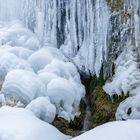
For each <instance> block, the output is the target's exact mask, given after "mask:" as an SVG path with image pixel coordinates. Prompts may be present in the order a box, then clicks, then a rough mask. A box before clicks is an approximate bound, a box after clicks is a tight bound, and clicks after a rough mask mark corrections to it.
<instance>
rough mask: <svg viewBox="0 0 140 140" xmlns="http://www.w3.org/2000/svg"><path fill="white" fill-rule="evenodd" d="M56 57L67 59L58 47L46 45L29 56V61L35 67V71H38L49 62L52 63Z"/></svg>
mask: <svg viewBox="0 0 140 140" xmlns="http://www.w3.org/2000/svg"><path fill="white" fill-rule="evenodd" d="M54 58H57V59H60V60H65V59H66V58H65V57H64V56H63V54H62V53H61V52H60V51H59V50H58V49H57V48H51V47H48V48H46V47H44V48H41V49H40V50H38V51H36V52H35V53H33V54H32V55H31V56H30V57H29V59H28V61H29V63H30V64H31V66H32V67H33V69H34V71H35V72H37V71H39V70H41V69H43V68H44V67H45V66H46V65H47V64H49V63H51V61H52V60H53V59H54Z"/></svg>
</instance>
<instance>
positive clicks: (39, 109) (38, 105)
mask: <svg viewBox="0 0 140 140" xmlns="http://www.w3.org/2000/svg"><path fill="white" fill-rule="evenodd" d="M26 109H28V110H30V111H32V112H33V113H34V114H35V115H36V117H38V118H39V119H41V120H43V121H46V122H48V123H52V122H53V121H54V119H55V115H56V107H55V106H54V105H53V104H51V102H50V99H49V98H48V97H38V98H36V99H35V100H32V101H31V102H30V103H29V104H28V105H27V106H26Z"/></svg>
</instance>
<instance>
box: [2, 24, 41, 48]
mask: <svg viewBox="0 0 140 140" xmlns="http://www.w3.org/2000/svg"><path fill="white" fill-rule="evenodd" d="M0 45H10V46H21V47H25V48H28V49H31V50H37V49H39V47H40V46H39V40H38V39H37V37H36V36H35V34H33V33H32V32H31V31H30V30H28V29H26V28H24V27H23V26H22V25H21V24H19V22H15V23H12V24H9V25H8V24H7V26H4V27H3V26H0Z"/></svg>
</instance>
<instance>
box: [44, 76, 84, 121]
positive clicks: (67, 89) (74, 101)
mask: <svg viewBox="0 0 140 140" xmlns="http://www.w3.org/2000/svg"><path fill="white" fill-rule="evenodd" d="M79 87H80V86H79ZM79 87H78V86H76V87H75V86H74V85H73V83H71V81H69V80H67V79H64V78H57V79H53V80H51V82H50V83H49V84H48V86H47V96H49V97H50V100H51V102H52V103H53V104H55V105H56V108H57V114H58V116H59V117H62V118H64V119H66V120H68V121H70V120H73V119H74V117H75V116H78V115H79V104H80V100H81V98H82V97H83V96H84V93H83V94H82V92H81V91H80V94H79V92H76V91H77V89H78V88H79ZM75 88H77V89H75ZM78 96H79V97H78ZM77 97H78V98H77Z"/></svg>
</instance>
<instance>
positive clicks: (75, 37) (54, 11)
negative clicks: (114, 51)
mask: <svg viewBox="0 0 140 140" xmlns="http://www.w3.org/2000/svg"><path fill="white" fill-rule="evenodd" d="M0 3H2V4H0V13H1V14H0V20H1V21H9V20H11V19H18V20H20V21H21V22H22V23H23V24H24V25H25V26H27V27H28V28H30V29H31V30H32V31H34V32H35V33H36V35H37V36H38V37H39V39H40V42H41V43H42V44H43V45H44V46H46V45H48V44H54V45H53V46H55V47H58V48H60V47H61V50H62V52H63V53H64V54H65V55H66V56H67V57H69V58H70V59H73V61H74V62H75V63H76V64H77V66H78V67H79V68H80V70H82V71H83V72H84V73H87V74H91V73H92V74H97V76H99V72H100V68H101V66H102V63H103V61H104V60H105V59H106V58H107V46H106V44H107V43H106V41H107V34H108V32H109V31H108V26H109V19H110V11H109V8H108V6H107V3H106V1H105V0H95V1H92V0H83V1H80V0H74V1H69V0H68V1H65V0H21V1H20V2H19V1H17V0H12V2H11V1H10V0H6V1H4V2H3V1H2V0H0ZM11 5H12V6H11ZM13 8H14V9H15V10H11V9H13ZM7 9H8V10H7ZM21 9H22V10H21ZM94 25H95V26H94ZM87 48H88V51H86V52H87V53H86V54H85V50H87ZM79 60H81V61H79Z"/></svg>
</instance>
